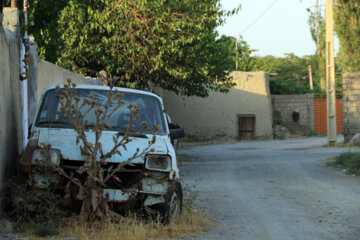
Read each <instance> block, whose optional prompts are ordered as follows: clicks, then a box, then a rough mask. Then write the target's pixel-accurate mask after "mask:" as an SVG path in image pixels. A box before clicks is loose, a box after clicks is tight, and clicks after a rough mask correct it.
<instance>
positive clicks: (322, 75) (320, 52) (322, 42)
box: [308, 12, 326, 89]
mask: <svg viewBox="0 0 360 240" xmlns="http://www.w3.org/2000/svg"><path fill="white" fill-rule="evenodd" d="M318 14H319V32H318V31H317V26H316V21H317V19H316V18H317V13H316V12H310V15H309V19H308V23H309V27H310V33H311V37H312V39H313V40H314V42H315V44H316V41H317V34H319V49H317V52H316V53H317V54H316V57H317V63H318V67H317V70H318V71H316V74H315V75H314V79H316V81H320V87H321V88H322V89H325V87H326V86H325V79H326V39H325V30H326V24H325V18H324V17H323V16H321V15H320V13H318Z"/></svg>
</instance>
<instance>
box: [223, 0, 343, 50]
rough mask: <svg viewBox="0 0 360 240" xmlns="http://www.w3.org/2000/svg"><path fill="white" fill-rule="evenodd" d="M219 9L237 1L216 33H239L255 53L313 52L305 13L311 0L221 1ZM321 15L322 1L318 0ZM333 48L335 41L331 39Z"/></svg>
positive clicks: (311, 6) (235, 34)
mask: <svg viewBox="0 0 360 240" xmlns="http://www.w3.org/2000/svg"><path fill="white" fill-rule="evenodd" d="M220 3H221V5H222V6H223V9H225V10H230V9H233V8H235V7H237V6H238V5H239V4H241V10H240V11H239V13H238V14H237V15H235V16H231V17H228V18H227V19H226V23H225V25H224V26H220V27H219V28H218V32H219V34H220V35H227V36H234V37H237V36H239V34H240V35H242V36H243V39H244V40H245V41H246V42H247V43H248V44H249V45H250V48H252V49H257V50H258V51H257V52H256V53H255V55H257V56H266V55H273V56H277V57H282V56H284V54H285V53H294V54H295V55H297V56H300V57H301V56H304V55H311V54H314V53H315V49H316V46H315V42H314V41H313V40H312V38H311V34H310V30H309V24H308V22H307V21H308V14H309V13H308V12H307V11H306V8H311V9H314V8H313V6H314V5H315V0H302V1H300V0H221V2H220ZM319 3H320V4H321V5H323V6H322V7H321V9H322V12H323V14H324V15H325V0H319ZM334 44H335V49H337V48H338V47H337V46H338V41H337V39H335V42H334Z"/></svg>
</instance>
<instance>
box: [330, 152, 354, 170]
mask: <svg viewBox="0 0 360 240" xmlns="http://www.w3.org/2000/svg"><path fill="white" fill-rule="evenodd" d="M327 165H328V166H332V167H336V168H342V169H346V172H347V174H355V175H360V152H346V153H341V154H340V155H339V156H337V157H335V159H334V161H332V162H329V163H328V164H327Z"/></svg>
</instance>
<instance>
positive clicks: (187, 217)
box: [24, 206, 213, 240]
mask: <svg viewBox="0 0 360 240" xmlns="http://www.w3.org/2000/svg"><path fill="white" fill-rule="evenodd" d="M212 225H213V223H212V222H211V221H210V220H209V219H208V218H207V216H206V214H205V213H204V211H202V210H195V209H194V208H193V207H189V206H188V207H186V206H184V209H183V214H182V215H181V216H180V217H179V218H178V219H175V220H174V221H172V222H171V223H170V224H169V225H163V224H161V223H160V221H156V220H153V221H151V220H143V219H140V218H137V217H135V216H134V217H128V218H124V219H123V220H122V221H121V222H120V223H117V224H114V223H108V224H103V225H102V224H101V223H94V224H81V223H79V222H78V221H77V220H75V219H71V220H68V222H67V223H64V224H63V226H62V227H61V229H60V231H59V232H60V233H59V235H57V236H52V237H49V236H48V237H46V239H49V240H55V239H64V238H68V239H76V240H88V239H89V240H90V239H91V240H96V239H99V240H100V239H101V240H107V239H109V240H110V239H127V240H145V239H169V238H178V237H182V236H185V235H190V236H191V235H193V234H201V233H203V232H204V231H205V230H206V228H207V227H209V226H212ZM24 237H26V238H27V239H44V238H39V237H36V236H35V235H34V234H33V233H31V232H29V231H28V233H26V234H24Z"/></svg>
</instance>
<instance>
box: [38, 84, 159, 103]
mask: <svg viewBox="0 0 360 240" xmlns="http://www.w3.org/2000/svg"><path fill="white" fill-rule="evenodd" d="M59 86H60V88H64V85H59ZM75 88H76V89H89V90H110V87H109V86H99V85H76V87H75ZM52 89H56V86H51V87H48V88H46V89H44V90H43V92H42V93H43V94H45V92H47V91H49V90H52ZM113 89H114V90H115V89H117V90H118V91H119V92H125V93H126V92H127V93H137V94H143V95H149V96H152V97H156V98H157V99H159V100H160V102H161V104H162V103H163V101H162V99H161V97H159V96H158V95H156V94H154V93H151V92H147V91H143V90H137V89H132V88H122V87H113Z"/></svg>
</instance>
